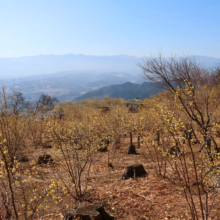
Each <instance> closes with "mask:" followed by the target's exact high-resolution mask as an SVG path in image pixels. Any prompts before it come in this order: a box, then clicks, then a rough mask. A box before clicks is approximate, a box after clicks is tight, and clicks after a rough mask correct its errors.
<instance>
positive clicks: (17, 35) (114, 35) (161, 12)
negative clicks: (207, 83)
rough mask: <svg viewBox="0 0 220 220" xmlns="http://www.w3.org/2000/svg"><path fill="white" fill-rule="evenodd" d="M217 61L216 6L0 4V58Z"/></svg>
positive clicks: (119, 0) (61, 1) (16, 0)
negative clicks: (159, 56)
mask: <svg viewBox="0 0 220 220" xmlns="http://www.w3.org/2000/svg"><path fill="white" fill-rule="evenodd" d="M158 51H162V53H163V54H164V55H168V56H169V55H171V54H177V55H183V54H185V55H204V56H212V57H216V58H220V1H219V0H26V1H25V0H0V57H19V56H31V55H39V54H45V55H46V54H57V55H58V54H59V55H61V54H69V53H72V54H86V55H100V56H103V55H109V56H112V55H120V54H127V55H134V56H138V57H140V56H149V55H150V54H151V53H152V54H157V53H158Z"/></svg>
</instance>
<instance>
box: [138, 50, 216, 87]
mask: <svg viewBox="0 0 220 220" xmlns="http://www.w3.org/2000/svg"><path fill="white" fill-rule="evenodd" d="M138 66H139V67H141V69H142V70H143V74H144V77H145V79H147V80H150V81H152V82H154V83H155V84H156V85H157V86H158V87H160V88H164V89H169V90H172V91H175V90H176V89H175V86H179V87H180V88H182V87H183V86H184V85H185V83H184V82H185V80H186V81H187V82H191V84H192V86H201V85H204V84H207V83H211V84H213V83H215V82H216V77H215V76H216V73H217V72H218V71H219V68H216V69H215V70H209V69H206V68H204V67H202V66H201V65H200V64H198V63H197V62H196V61H195V60H194V59H190V58H188V57H171V58H163V57H162V55H161V54H159V56H158V57H152V58H151V59H148V58H146V59H144V60H143V62H142V63H139V64H138Z"/></svg>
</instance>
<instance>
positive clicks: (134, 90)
mask: <svg viewBox="0 0 220 220" xmlns="http://www.w3.org/2000/svg"><path fill="white" fill-rule="evenodd" d="M160 91H162V89H159V88H156V87H155V86H154V85H153V83H151V82H144V83H142V84H136V83H131V82H126V83H124V84H122V85H111V86H105V87H102V88H100V89H98V90H94V91H90V92H87V93H85V94H83V95H81V96H79V97H77V98H76V99H75V100H76V101H80V100H83V99H91V98H94V97H98V98H100V99H101V98H103V97H105V96H109V97H110V98H123V99H126V100H128V99H134V98H136V97H138V98H140V99H144V98H147V97H150V96H151V95H154V94H156V93H158V92H160Z"/></svg>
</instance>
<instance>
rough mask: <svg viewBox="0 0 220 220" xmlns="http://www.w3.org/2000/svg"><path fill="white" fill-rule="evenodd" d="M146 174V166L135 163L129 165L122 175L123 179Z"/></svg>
mask: <svg viewBox="0 0 220 220" xmlns="http://www.w3.org/2000/svg"><path fill="white" fill-rule="evenodd" d="M146 175H147V172H146V171H145V169H144V166H143V165H142V164H133V165H130V166H128V167H127V170H126V172H125V173H124V175H123V176H122V179H123V180H125V179H129V178H133V179H136V178H137V177H145V176H146Z"/></svg>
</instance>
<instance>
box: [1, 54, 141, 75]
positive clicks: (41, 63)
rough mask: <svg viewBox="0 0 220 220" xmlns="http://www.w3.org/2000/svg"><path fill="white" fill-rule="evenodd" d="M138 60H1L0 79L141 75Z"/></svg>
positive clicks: (50, 57) (63, 57) (76, 57)
mask: <svg viewBox="0 0 220 220" xmlns="http://www.w3.org/2000/svg"><path fill="white" fill-rule="evenodd" d="M141 60H142V58H137V57H135V56H127V55H119V56H88V55H82V54H80V55H74V54H67V55H39V56H25V57H18V58H0V79H12V78H14V79H15V78H19V77H30V76H34V75H42V74H50V73H55V72H66V71H75V72H78V73H79V72H82V71H83V72H89V73H104V72H127V73H138V72H140V68H139V67H137V65H136V64H137V63H138V62H141Z"/></svg>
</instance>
